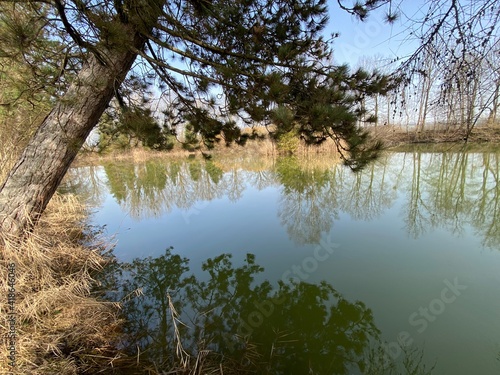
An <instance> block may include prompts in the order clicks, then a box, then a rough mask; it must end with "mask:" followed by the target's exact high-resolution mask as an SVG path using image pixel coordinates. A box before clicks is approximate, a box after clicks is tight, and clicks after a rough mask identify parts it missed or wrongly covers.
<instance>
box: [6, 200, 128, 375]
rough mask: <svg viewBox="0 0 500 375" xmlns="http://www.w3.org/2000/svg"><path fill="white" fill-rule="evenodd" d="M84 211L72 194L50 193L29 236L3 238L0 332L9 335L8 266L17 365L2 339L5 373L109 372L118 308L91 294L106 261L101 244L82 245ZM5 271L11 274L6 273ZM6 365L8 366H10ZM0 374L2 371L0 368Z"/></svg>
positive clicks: (113, 358) (68, 374)
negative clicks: (47, 201)
mask: <svg viewBox="0 0 500 375" xmlns="http://www.w3.org/2000/svg"><path fill="white" fill-rule="evenodd" d="M86 217H87V213H86V210H85V208H84V206H82V204H81V203H80V202H78V200H77V199H76V198H75V197H74V196H66V195H65V196H62V195H55V196H54V198H53V199H52V200H51V202H50V204H49V206H48V208H47V210H46V212H45V213H44V215H43V217H42V219H41V221H40V222H39V224H38V225H37V227H36V230H35V232H34V233H33V235H31V236H29V238H28V239H27V240H26V241H25V242H24V243H23V244H21V245H18V244H17V243H16V241H14V240H13V239H9V238H5V239H4V241H5V244H4V246H2V248H0V262H1V267H0V289H1V295H2V302H1V304H0V306H1V323H0V335H1V336H2V338H5V337H6V336H7V333H9V332H8V331H9V327H10V325H9V324H8V321H7V318H8V314H7V312H8V306H7V295H8V288H9V285H8V283H7V280H8V272H9V265H13V266H12V267H13V269H14V274H15V277H14V280H15V284H14V285H11V286H13V287H14V290H15V299H14V305H13V306H14V309H15V310H14V313H15V315H14V317H15V319H16V325H15V334H16V343H15V353H14V354H15V360H16V367H15V368H13V367H12V366H9V362H10V359H9V358H8V354H9V353H10V351H11V350H12V348H10V349H11V350H8V342H7V340H2V344H1V345H2V349H1V350H0V369H3V370H5V371H6V372H5V373H9V374H34V375H37V374H40V375H41V374H59V375H70V374H80V373H92V374H93V373H97V372H99V371H101V370H103V369H108V371H107V372H110V371H111V365H112V363H113V361H114V360H115V361H117V360H118V358H115V357H116V355H117V354H116V351H115V350H114V349H112V344H113V340H114V339H115V338H116V337H117V335H118V334H119V327H120V320H119V318H118V315H117V312H118V309H117V306H116V305H115V304H112V303H109V302H104V301H102V300H99V299H98V298H96V297H95V296H94V295H93V293H92V289H93V287H94V286H95V284H96V283H95V280H94V277H95V276H96V275H97V273H99V272H101V271H102V269H103V267H104V265H105V264H106V262H107V261H108V259H107V257H106V256H105V254H104V251H105V248H104V247H103V246H102V244H93V245H89V244H88V243H87V241H88V240H89V238H88V235H87V234H86V230H85V221H86ZM11 276H12V275H11ZM9 371H10V372H9ZM1 373H4V372H3V371H2V372H1Z"/></svg>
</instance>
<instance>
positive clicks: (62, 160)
mask: <svg viewBox="0 0 500 375" xmlns="http://www.w3.org/2000/svg"><path fill="white" fill-rule="evenodd" d="M129 31H131V32H130V33H128V35H129V38H128V43H127V42H125V43H123V44H120V45H116V46H115V47H114V48H107V49H103V50H101V52H102V53H101V54H100V59H97V58H96V57H95V56H94V55H93V54H91V53H89V54H88V60H87V61H86V62H85V63H84V65H83V67H82V69H81V70H80V72H79V73H78V77H77V79H76V80H75V82H74V83H73V84H72V85H71V86H70V87H69V88H68V90H67V92H66V93H65V94H64V95H63V96H62V97H61V99H60V100H59V101H58V102H57V104H56V105H55V107H54V108H53V110H52V111H51V112H50V114H49V115H48V116H47V117H46V118H45V119H44V121H43V122H42V124H41V125H40V127H39V128H38V130H37V131H36V133H35V134H34V136H33V138H32V139H31V140H30V142H29V144H28V145H27V147H26V148H25V150H24V152H23V153H22V155H21V157H20V158H19V160H18V161H17V163H16V164H15V165H14V167H13V168H12V170H11V171H10V173H9V174H8V176H7V178H6V180H5V181H4V182H3V184H2V185H0V243H1V238H2V234H4V235H9V236H16V237H18V238H22V237H23V236H24V235H25V234H26V233H29V231H30V230H31V229H32V228H33V226H34V225H35V224H36V222H37V221H38V219H39V217H40V215H41V214H42V212H43V211H44V209H45V207H46V206H47V203H48V202H49V200H50V199H51V197H52V195H53V194H54V192H55V191H56V189H57V187H58V186H59V183H60V182H61V180H62V178H63V177H64V175H65V173H66V171H67V170H68V168H69V166H70V165H71V163H72V161H73V160H74V158H75V156H76V155H77V153H78V150H79V149H80V148H81V146H82V145H83V143H84V142H85V139H86V138H87V136H88V135H89V133H90V131H91V130H92V128H94V126H95V125H96V124H97V122H98V121H99V118H100V117H101V115H102V113H103V111H104V110H105V108H106V106H107V105H108V103H109V101H110V100H111V98H112V97H113V94H114V92H115V90H116V89H117V88H118V87H119V86H120V84H121V83H122V82H123V80H124V79H125V76H126V74H127V73H128V71H129V70H130V69H131V67H132V64H133V62H134V60H135V58H136V53H135V52H132V51H134V50H135V51H136V50H137V49H142V47H143V44H144V40H143V38H142V37H141V36H140V34H138V33H136V32H132V31H133V30H129ZM124 46H129V47H133V48H125V47H124ZM103 57H104V60H105V62H102V61H101V60H102V59H103Z"/></svg>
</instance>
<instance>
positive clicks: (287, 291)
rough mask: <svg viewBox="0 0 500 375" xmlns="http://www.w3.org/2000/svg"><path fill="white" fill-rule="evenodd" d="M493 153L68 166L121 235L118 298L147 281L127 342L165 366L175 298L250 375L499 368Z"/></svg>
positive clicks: (185, 331)
mask: <svg viewBox="0 0 500 375" xmlns="http://www.w3.org/2000/svg"><path fill="white" fill-rule="evenodd" d="M499 163H500V154H499V153H495V152H483V153H480V152H473V153H472V152H470V153H451V152H448V153H425V152H423V151H416V152H406V153H403V152H400V153H390V154H387V155H386V156H385V157H383V158H381V159H380V160H379V161H377V162H376V163H374V164H372V165H370V166H368V167H367V168H366V169H365V170H364V171H362V172H361V173H358V174H353V173H352V172H351V171H350V170H348V169H346V168H344V167H342V166H339V165H336V164H335V163H333V162H332V163H328V162H327V161H325V160H323V161H322V162H321V163H316V162H313V161H312V160H308V161H300V160H297V159H293V158H286V159H278V160H240V161H239V162H229V161H223V160H219V161H218V160H214V161H210V162H205V161H202V160H189V161H188V160H185V161H184V160H183V161H148V162H145V163H142V164H128V163H109V164H105V165H103V166H99V167H81V168H75V169H72V170H71V171H70V175H69V178H68V179H67V182H66V185H65V188H66V189H75V190H77V191H78V192H79V193H80V194H82V195H84V196H86V197H87V198H88V199H89V201H90V202H92V203H93V204H94V205H95V206H96V212H95V214H94V215H93V216H92V220H93V222H94V223H95V224H97V225H106V227H107V232H108V233H109V234H114V235H115V238H116V241H117V245H116V248H115V254H116V257H117V259H118V260H119V261H120V262H121V263H122V264H121V275H120V274H118V273H116V274H115V275H114V277H111V276H109V277H108V281H109V285H108V288H109V289H110V290H115V294H110V296H114V297H112V298H119V296H124V295H127V294H128V293H130V292H132V291H133V290H135V289H136V288H142V292H143V293H144V295H143V296H141V297H136V298H132V299H130V300H129V301H128V302H127V303H126V304H125V309H124V311H125V312H126V313H127V314H128V316H129V319H130V321H131V324H130V326H129V327H128V330H129V331H128V333H129V334H130V339H129V343H130V344H131V346H133V347H134V348H137V345H138V346H139V347H140V348H141V351H145V350H146V349H147V351H146V353H148V354H147V355H148V356H149V358H150V359H152V360H154V361H155V362H156V363H160V364H163V366H164V367H165V368H166V367H168V363H171V362H172V360H173V358H174V357H175V356H176V354H175V346H176V341H175V340H174V334H173V329H174V324H173V321H172V315H171V312H172V310H171V307H172V306H170V307H169V302H171V303H172V304H173V305H174V306H175V307H176V309H177V311H178V312H179V314H180V318H181V320H182V321H184V322H185V323H186V325H187V326H188V327H189V328H188V327H184V326H179V327H180V328H179V329H180V331H181V337H182V340H183V345H184V347H185V349H186V351H187V352H189V353H191V354H194V355H196V353H199V352H200V350H201V349H208V350H211V351H212V353H222V354H224V357H215V354H210V355H209V358H211V360H214V361H219V360H221V358H233V359H238V361H239V362H238V363H240V364H241V363H242V364H243V367H244V368H245V369H247V370H249V371H253V372H254V373H270V374H278V373H279V374H307V373H315V374H357V373H365V374H370V373H373V374H375V373H377V374H388V373H406V372H404V371H403V370H402V368H403V367H404V365H403V364H402V362H403V361H404V360H405V359H407V362H408V359H410V362H412V363H411V364H410V365H408V364H407V366H406V367H416V368H418V369H419V370H421V372H420V373H427V372H426V370H428V369H430V368H431V367H432V366H433V365H435V368H434V370H433V371H432V373H433V374H496V373H500V361H499V353H500V319H499V318H500V288H499V286H500V272H499V270H500V221H499V220H498V216H499V215H500V208H499V203H500V201H499V199H500V198H499V196H500V185H499V183H498V181H499V177H498V174H499V172H500V164H499ZM166 249H167V250H166ZM224 254H226V255H224ZM125 281H126V282H125ZM167 292H168V293H167ZM116 293H117V294H116ZM167 296H169V297H170V301H169V299H168V298H167ZM420 355H423V357H422V358H421V359H419V358H420ZM210 356H212V357H210ZM393 365H394V366H399V367H398V369H397V370H395V371H393V372H391V370H390V366H393ZM232 366H233V368H237V365H236V364H235V362H233V365H232ZM310 370H311V371H312V372H309V371H310ZM416 373H419V372H416Z"/></svg>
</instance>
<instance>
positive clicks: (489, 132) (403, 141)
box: [369, 126, 500, 148]
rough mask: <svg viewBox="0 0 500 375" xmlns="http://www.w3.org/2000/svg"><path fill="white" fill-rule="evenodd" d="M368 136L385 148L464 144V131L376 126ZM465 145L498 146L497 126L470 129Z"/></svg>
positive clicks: (499, 135)
mask: <svg viewBox="0 0 500 375" xmlns="http://www.w3.org/2000/svg"><path fill="white" fill-rule="evenodd" d="M369 131H370V134H371V135H372V136H373V137H374V138H375V139H378V140H381V141H382V142H383V143H384V145H385V146H386V147H387V148H391V147H398V146H402V145H408V144H438V143H440V144H443V143H465V140H466V138H467V131H466V130H465V129H449V130H440V129H427V130H423V131H415V130H412V129H410V130H409V129H406V128H404V127H399V126H378V127H373V128H370V129H369ZM467 143H492V144H500V127H499V126H478V127H475V128H474V129H472V132H471V133H470V134H469V136H468V138H467Z"/></svg>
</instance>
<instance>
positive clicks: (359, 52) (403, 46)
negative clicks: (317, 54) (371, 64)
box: [326, 0, 425, 66]
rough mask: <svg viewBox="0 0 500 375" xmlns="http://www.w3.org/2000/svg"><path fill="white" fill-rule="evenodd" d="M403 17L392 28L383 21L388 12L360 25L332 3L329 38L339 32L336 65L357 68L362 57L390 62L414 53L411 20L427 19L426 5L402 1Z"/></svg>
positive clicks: (378, 14)
mask: <svg viewBox="0 0 500 375" xmlns="http://www.w3.org/2000/svg"><path fill="white" fill-rule="evenodd" d="M401 3H402V5H401V10H402V12H401V16H400V18H399V19H398V20H396V21H395V22H394V23H393V24H388V23H386V22H385V20H384V15H385V10H384V9H380V10H377V11H375V12H373V13H371V14H370V15H369V16H368V18H367V20H366V21H363V22H362V21H359V20H358V19H356V18H355V17H354V16H351V15H350V14H348V13H347V12H346V11H343V10H341V9H340V8H339V7H338V5H337V3H336V2H334V1H332V2H331V5H330V9H329V13H330V22H329V25H328V27H327V28H326V34H328V35H329V34H330V33H332V32H339V33H340V36H339V37H338V38H337V39H336V40H335V42H334V51H335V53H334V62H335V63H337V64H339V63H348V64H349V65H351V66H356V65H357V64H358V60H359V58H360V57H363V56H376V55H380V56H384V57H387V58H389V59H392V58H395V57H400V58H404V57H405V56H406V55H408V54H409V53H411V51H412V50H414V49H415V43H413V42H412V41H411V40H410V39H409V38H408V27H409V24H410V23H409V21H408V19H409V18H420V17H422V16H423V15H424V13H423V12H424V10H425V8H424V9H422V7H425V4H424V3H425V1H424V0H413V1H401Z"/></svg>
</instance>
